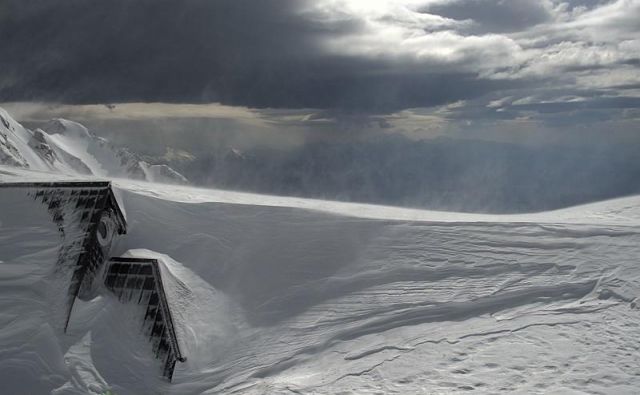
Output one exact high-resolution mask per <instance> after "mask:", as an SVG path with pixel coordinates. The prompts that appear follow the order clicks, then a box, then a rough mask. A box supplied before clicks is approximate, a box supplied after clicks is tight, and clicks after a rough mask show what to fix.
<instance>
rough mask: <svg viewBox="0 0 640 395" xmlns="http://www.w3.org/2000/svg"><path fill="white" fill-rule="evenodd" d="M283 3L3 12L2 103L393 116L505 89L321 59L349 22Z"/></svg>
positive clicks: (128, 0) (30, 4)
mask: <svg viewBox="0 0 640 395" xmlns="http://www.w3.org/2000/svg"><path fill="white" fill-rule="evenodd" d="M301 4H302V3H301V2H299V1H292V0H277V1H275V0H267V1H248V0H222V1H220V0H219V1H204V0H111V1H77V0H55V1H54V0H46V1H36V0H31V1H24V0H8V2H5V4H4V7H3V8H2V11H0V12H2V14H1V16H0V37H2V41H1V43H0V53H1V54H2V59H3V60H2V70H1V71H0V81H2V82H0V100H4V101H17V100H48V101H62V102H68V103H101V102H121V101H164V102H195V103H198V102H222V103H225V104H230V105H244V106H251V107H284V108H304V107H314V108H345V109H362V110H369V111H390V110H394V109H400V108H405V107H418V106H433V105H439V104H443V103H446V102H449V101H453V100H458V99H460V98H464V97H475V96H477V95H479V94H482V93H483V92H485V91H486V90H491V89H495V88H496V87H500V86H501V85H504V84H505V83H504V82H499V81H489V80H483V79H479V78H476V76H474V75H473V74H470V73H466V74H459V73H451V74H444V73H421V74H413V75H410V74H405V73H402V72H398V71H394V69H393V67H391V66H390V65H389V64H388V63H387V62H385V61H384V60H382V61H381V60H376V61H373V60H367V59H362V58H357V57H348V56H340V55H328V54H323V53H322V51H321V50H320V48H319V45H318V40H319V39H320V38H322V37H323V36H329V35H339V34H344V33H349V32H350V31H353V30H355V29H357V28H358V22H357V21H333V22H330V23H329V22H319V21H314V22H312V21H309V20H305V19H304V18H302V17H300V16H299V15H297V14H296V10H297V9H298V8H299V7H300V5H301Z"/></svg>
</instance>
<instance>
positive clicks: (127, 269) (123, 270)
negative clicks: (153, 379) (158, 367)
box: [104, 257, 187, 380]
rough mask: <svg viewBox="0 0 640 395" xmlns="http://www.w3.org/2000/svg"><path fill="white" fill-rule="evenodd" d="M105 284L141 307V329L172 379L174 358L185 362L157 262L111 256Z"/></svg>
mask: <svg viewBox="0 0 640 395" xmlns="http://www.w3.org/2000/svg"><path fill="white" fill-rule="evenodd" d="M104 283H105V286H106V288H107V289H108V290H110V291H111V292H113V293H114V294H115V295H116V296H117V298H118V299H119V300H120V301H121V302H125V303H135V304H138V305H141V306H142V307H143V308H144V311H145V312H144V316H143V317H142V328H143V333H144V335H145V336H147V337H148V338H149V340H150V341H151V344H152V349H153V353H154V355H155V357H156V358H158V359H160V360H161V361H162V362H163V375H164V376H165V377H166V378H168V379H169V380H171V378H172V377H173V371H174V369H175V365H176V362H177V361H180V362H185V361H186V360H187V359H186V357H184V356H183V355H182V352H181V351H180V346H179V344H178V339H177V336H176V332H175V327H174V324H173V318H172V315H171V309H170V308H169V303H168V302H167V297H166V294H165V291H164V286H163V284H162V275H161V272H160V268H159V266H158V261H157V260H156V259H151V258H125V257H119V258H111V260H110V261H109V263H108V266H107V270H106V277H105V282H104Z"/></svg>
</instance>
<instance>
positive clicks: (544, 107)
mask: <svg viewBox="0 0 640 395" xmlns="http://www.w3.org/2000/svg"><path fill="white" fill-rule="evenodd" d="M0 56H1V58H2V60H1V63H0V65H1V66H0V106H3V107H6V108H7V109H8V110H9V111H13V112H14V114H15V115H16V117H17V118H19V119H22V120H23V121H29V120H34V119H41V118H47V117H52V116H65V117H68V118H71V119H76V120H79V121H80V122H83V121H84V122H89V123H91V122H94V121H96V120H102V121H105V120H106V121H109V120H128V121H132V122H134V123H135V122H147V121H149V120H154V121H157V120H158V119H161V118H171V119H172V120H175V119H193V118H197V119H200V120H202V119H204V120H214V121H217V120H223V121H225V122H226V123H225V125H229V126H228V127H229V128H232V129H233V128H235V130H237V131H251V133H254V134H255V133H258V134H259V133H261V131H265V135H268V136H272V135H273V133H274V131H286V133H290V134H295V133H304V134H307V135H309V134H317V135H323V136H324V135H326V136H339V135H340V134H353V133H356V134H360V133H376V132H378V133H380V132H381V133H403V134H405V135H409V136H413V137H416V138H421V137H433V136H439V135H449V136H453V137H468V138H490V139H500V140H509V139H512V140H530V141H535V142H544V141H547V140H550V141H551V140H555V139H557V140H563V141H565V142H572V141H575V142H580V141H581V142H584V141H589V140H592V139H593V140H594V141H596V140H597V141H612V142H623V143H634V144H639V146H640V136H639V135H640V131H639V130H640V127H639V126H640V0H617V1H607V0H570V1H564V0H539V1H536V0H404V1H403V0H398V1H384V0H316V1H300V0H296V1H293V0H259V1H258V0H255V1H248V0H83V1H80V0H0ZM104 104H115V108H114V107H112V108H107V107H106V106H104ZM129 125H131V124H129ZM203 125H207V123H206V122H205V123H204V124H203ZM176 128H177V129H179V127H178V126H176ZM283 133H285V132H283ZM269 138H271V137H269Z"/></svg>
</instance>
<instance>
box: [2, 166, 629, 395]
mask: <svg viewBox="0 0 640 395" xmlns="http://www.w3.org/2000/svg"><path fill="white" fill-rule="evenodd" d="M25 177H32V178H34V179H38V178H46V177H47V174H44V173H35V174H33V173H32V172H28V171H24V170H16V169H13V168H7V167H0V181H9V180H13V179H16V178H21V179H24V178H25ZM114 185H115V186H116V188H117V189H118V190H119V193H120V195H121V197H120V199H121V204H122V205H123V206H124V207H125V209H126V210H127V221H128V224H129V227H128V232H127V236H126V237H125V238H122V239H120V240H119V243H118V245H116V246H115V247H114V251H113V252H114V254H116V255H122V254H126V255H129V256H138V257H152V258H156V259H158V260H160V261H162V271H163V278H164V277H166V278H167V286H166V289H167V292H168V293H169V294H170V295H171V296H170V297H169V299H170V300H171V303H172V311H175V312H176V314H177V317H174V318H175V321H176V325H177V331H178V332H179V338H180V342H181V347H183V349H184V350H185V351H184V353H185V355H187V356H188V359H187V361H186V362H185V363H184V364H178V365H177V368H176V372H175V375H174V383H172V384H169V383H167V382H166V381H164V380H162V378H161V377H160V374H159V372H158V370H157V367H156V366H155V365H154V363H155V361H154V359H153V357H152V356H150V355H149V353H148V344H147V343H146V339H144V337H143V336H142V335H141V334H140V333H139V328H138V323H137V321H136V320H135V317H136V314H137V313H136V312H135V311H134V308H133V307H131V309H128V308H126V307H125V308H124V309H123V307H122V305H121V304H119V303H117V302H116V301H114V300H113V298H112V297H109V296H108V295H105V296H102V297H98V298H96V299H94V300H92V301H89V302H80V303H78V305H77V306H76V308H75V310H74V320H73V323H72V326H71V328H70V334H69V335H67V336H62V335H60V334H58V333H57V332H56V327H55V325H54V323H52V322H51V320H50V319H49V318H48V317H49V313H48V310H49V303H50V298H49V297H48V296H47V293H46V292H44V289H46V288H43V287H42V280H41V276H43V275H44V274H46V273H47V268H48V267H49V266H47V265H50V264H51V263H50V262H49V260H50V259H51V256H53V255H55V245H56V242H55V238H53V236H51V235H52V233H51V232H53V231H54V228H52V227H49V226H48V225H46V224H47V223H49V222H46V221H44V220H45V218H44V217H43V218H39V217H37V215H38V214H37V213H33V215H34V217H33V218H32V219H31V220H29V221H27V222H26V223H25V222H24V221H23V220H22V219H21V217H19V214H16V216H15V217H13V218H14V219H13V220H11V221H13V222H11V221H9V220H7V219H4V218H5V217H6V215H5V216H3V217H2V218H3V219H4V221H3V222H2V223H1V224H0V252H1V254H2V255H0V261H2V263H0V307H1V308H0V312H1V313H0V319H2V326H0V327H1V328H3V329H2V330H0V355H1V356H2V358H0V364H1V366H0V380H2V381H3V382H4V383H9V384H8V385H9V387H5V388H9V389H13V390H15V391H17V390H19V389H24V388H26V389H27V393H28V391H29V390H31V391H33V393H47V392H53V393H55V394H76V393H92V391H93V392H94V393H103V392H105V391H106V390H111V391H112V392H114V393H117V394H119V395H120V394H155V393H164V394H214V393H215V394H218V393H225V394H227V393H229V394H231V393H237V394H263V393H285V394H286V393H303V394H329V393H357V394H361V393H375V392H379V393H380V392H381V393H398V394H408V393H466V392H468V391H470V390H475V392H476V393H499V392H502V393H612V394H613V393H615V394H625V393H626V394H633V393H635V392H637V388H639V387H640V376H638V368H639V367H640V352H639V351H640V340H639V339H638V336H637V334H638V329H639V328H640V310H639V309H638V299H637V298H638V296H640V267H639V266H638V256H640V197H629V198H624V199H616V200H612V201H607V202H600V203H595V204H590V205H585V206H579V207H573V208H569V209H563V210H558V211H554V212H544V213H536V214H526V215H471V214H461V213H446V212H433V211H421V210H408V209H398V208H391V207H381V206H372V205H358V204H348V203H336V202H327V201H319V200H306V199H297V198H282V197H271V196H261V195H251V194H241V193H234V192H226V191H216V190H205V189H197V188H190V187H173V186H171V187H169V186H162V185H156V184H150V183H145V182H140V181H132V180H115V181H114ZM7 199H8V198H7V195H3V194H0V204H5V203H6V204H8V200H7ZM15 206H16V204H14V203H11V207H12V210H13V211H14V212H16V213H19V212H20V209H19V207H18V208H15V209H14V208H13V207H15ZM2 207H6V205H3V206H2ZM40 220H42V221H44V223H45V225H38V224H39V221H40ZM25 382H28V383H29V385H30V387H20V385H24V383H25ZM15 391H14V392H15ZM19 392H20V391H18V393H19Z"/></svg>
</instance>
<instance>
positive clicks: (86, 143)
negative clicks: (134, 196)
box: [0, 108, 188, 184]
mask: <svg viewBox="0 0 640 395" xmlns="http://www.w3.org/2000/svg"><path fill="white" fill-rule="evenodd" d="M0 164H4V165H10V166H16V167H21V168H28V169H32V170H45V171H54V172H59V173H63V174H81V175H96V176H102V177H105V176H109V177H123V178H132V179H139V180H146V181H152V182H163V183H169V184H186V183H188V181H187V179H186V178H185V177H184V176H182V175H181V174H180V173H178V172H177V171H175V170H173V169H172V168H170V167H169V166H167V165H152V164H149V163H147V162H145V161H143V160H141V159H140V158H139V157H138V156H137V155H135V154H133V153H132V152H130V151H129V150H127V149H125V148H119V147H115V146H113V145H111V144H110V143H109V142H108V141H107V140H105V139H103V138H101V137H98V136H95V135H93V134H92V133H91V132H89V131H88V130H87V128H85V127H84V126H82V125H81V124H79V123H76V122H72V121H67V120H65V119H55V120H52V121H50V122H49V123H47V124H46V125H45V126H44V127H43V129H36V130H35V131H31V130H29V129H26V128H24V127H23V126H22V125H20V124H19V123H18V122H16V121H15V120H14V119H13V118H11V116H10V115H9V114H8V113H7V112H6V111H5V110H3V109H2V108H0Z"/></svg>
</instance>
